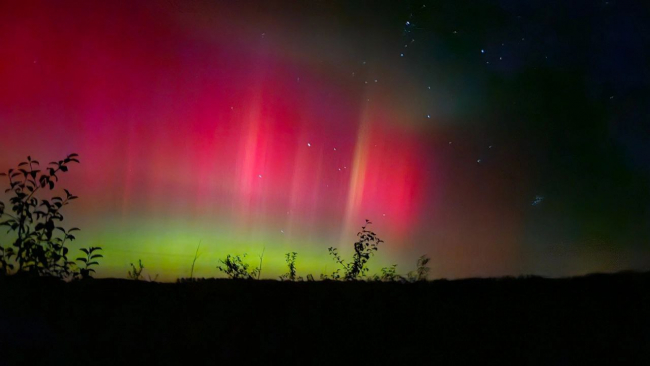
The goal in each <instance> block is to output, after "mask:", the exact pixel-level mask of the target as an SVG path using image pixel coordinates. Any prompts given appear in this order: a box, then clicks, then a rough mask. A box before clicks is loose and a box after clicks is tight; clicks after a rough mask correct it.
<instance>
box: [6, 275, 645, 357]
mask: <svg viewBox="0 0 650 366" xmlns="http://www.w3.org/2000/svg"><path fill="white" fill-rule="evenodd" d="M649 305H650V273H642V274H639V273H619V274H614V275H591V276H587V277H580V278H572V279H556V280H551V279H541V278H525V279H514V278H504V279H469V280H457V281H445V280H440V281H433V282H429V283H416V284H398V283H372V282H359V283H339V282H303V283H288V282H278V281H230V280H206V281H200V282H195V283H184V284H162V283H148V282H136V281H129V280H118V279H102V280H90V281H80V282H71V283H64V282H60V281H56V280H51V279H31V280H25V279H13V278H9V279H5V280H1V281H0V352H1V353H0V365H14V364H16V365H35V364H40V365H50V364H54V365H59V364H61V365H63V364H66V365H73V364H85V365H119V364H127V363H128V364H129V365H150V364H151V365H163V364H178V365H181V364H191V365H197V364H199V365H200V364H212V365H216V364H224V363H227V364H230V365H232V364H255V365H267V364H273V365H278V364H281V365H291V364H300V365H305V364H319V365H335V364H342V365H347V364H355V363H356V364H360V365H366V364H368V365H370V364H375V365H376V364H396V365H412V364H426V365H434V364H435V365H440V364H461V363H471V364H476V365H480V364H497V365H506V364H513V363H516V364H519V365H528V364H540V365H591V364H608V365H620V364H640V365H641V364H645V365H647V364H650V358H649V355H650V315H649V310H650V307H649Z"/></svg>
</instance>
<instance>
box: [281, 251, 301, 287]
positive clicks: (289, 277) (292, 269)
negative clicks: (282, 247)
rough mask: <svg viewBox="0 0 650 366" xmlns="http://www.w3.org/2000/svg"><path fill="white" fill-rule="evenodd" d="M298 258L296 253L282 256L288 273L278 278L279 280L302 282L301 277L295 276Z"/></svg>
mask: <svg viewBox="0 0 650 366" xmlns="http://www.w3.org/2000/svg"><path fill="white" fill-rule="evenodd" d="M297 256H298V253H296V252H291V253H287V254H285V255H284V258H285V261H286V262H287V267H288V268H289V272H287V273H285V274H283V275H282V276H280V280H282V281H296V280H298V281H302V277H298V276H297V275H296V257H297Z"/></svg>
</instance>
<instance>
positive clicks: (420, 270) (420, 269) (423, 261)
mask: <svg viewBox="0 0 650 366" xmlns="http://www.w3.org/2000/svg"><path fill="white" fill-rule="evenodd" d="M430 260H431V258H429V257H427V256H426V255H422V256H421V257H420V258H418V262H417V268H416V269H415V271H411V272H409V273H408V275H407V276H408V280H409V281H411V282H416V281H426V280H427V277H428V276H429V270H430V268H429V267H428V266H427V264H428V263H429V261H430Z"/></svg>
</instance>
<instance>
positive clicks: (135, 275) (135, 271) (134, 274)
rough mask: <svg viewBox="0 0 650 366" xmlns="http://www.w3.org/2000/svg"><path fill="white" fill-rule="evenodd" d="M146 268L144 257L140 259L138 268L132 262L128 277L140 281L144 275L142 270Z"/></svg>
mask: <svg viewBox="0 0 650 366" xmlns="http://www.w3.org/2000/svg"><path fill="white" fill-rule="evenodd" d="M143 270H144V265H143V264H142V259H138V268H136V267H135V265H133V263H131V270H130V271H129V272H128V273H127V274H126V278H128V279H130V280H136V281H139V280H140V279H141V278H143V277H142V271H143Z"/></svg>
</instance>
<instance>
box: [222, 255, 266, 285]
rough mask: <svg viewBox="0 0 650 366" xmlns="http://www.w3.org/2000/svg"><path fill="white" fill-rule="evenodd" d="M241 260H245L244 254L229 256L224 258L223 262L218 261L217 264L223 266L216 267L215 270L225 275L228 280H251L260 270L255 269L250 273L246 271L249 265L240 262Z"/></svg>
mask: <svg viewBox="0 0 650 366" xmlns="http://www.w3.org/2000/svg"><path fill="white" fill-rule="evenodd" d="M242 258H246V253H244V255H242V256H239V255H230V254H228V255H227V256H226V259H225V260H222V259H220V260H219V262H221V263H222V264H223V266H217V269H218V270H220V271H221V272H223V273H225V274H226V275H227V276H228V277H229V278H232V279H236V280H237V279H244V280H251V279H254V278H256V277H257V275H258V273H259V271H260V269H259V268H255V269H254V270H252V271H250V272H249V271H248V267H249V265H248V264H247V263H244V262H243V261H242Z"/></svg>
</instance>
